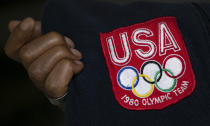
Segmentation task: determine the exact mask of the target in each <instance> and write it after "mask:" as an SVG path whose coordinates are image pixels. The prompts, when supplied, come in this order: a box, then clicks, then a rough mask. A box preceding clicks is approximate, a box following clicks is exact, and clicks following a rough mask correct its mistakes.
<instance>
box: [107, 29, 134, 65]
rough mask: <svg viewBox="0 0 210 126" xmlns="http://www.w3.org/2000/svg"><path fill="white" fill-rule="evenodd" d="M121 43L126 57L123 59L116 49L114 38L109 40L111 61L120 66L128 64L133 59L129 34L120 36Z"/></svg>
mask: <svg viewBox="0 0 210 126" xmlns="http://www.w3.org/2000/svg"><path fill="white" fill-rule="evenodd" d="M120 41H121V45H122V48H123V53H124V57H122V58H120V57H119V56H118V53H117V51H116V48H115V44H114V38H113V36H111V37H109V38H107V45H108V48H109V55H110V58H111V61H112V62H113V63H114V64H116V65H119V66H120V65H125V64H127V63H128V61H129V60H130V58H131V55H132V54H131V50H130V45H129V41H128V35H127V32H124V33H121V34H120Z"/></svg>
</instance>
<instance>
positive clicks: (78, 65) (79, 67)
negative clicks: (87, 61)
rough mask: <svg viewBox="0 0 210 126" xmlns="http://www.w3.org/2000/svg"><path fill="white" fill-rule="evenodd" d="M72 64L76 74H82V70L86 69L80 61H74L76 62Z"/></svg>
mask: <svg viewBox="0 0 210 126" xmlns="http://www.w3.org/2000/svg"><path fill="white" fill-rule="evenodd" d="M71 62H72V67H73V72H74V74H78V73H80V72H81V71H82V69H83V68H84V64H83V63H82V62H81V61H79V60H74V61H71Z"/></svg>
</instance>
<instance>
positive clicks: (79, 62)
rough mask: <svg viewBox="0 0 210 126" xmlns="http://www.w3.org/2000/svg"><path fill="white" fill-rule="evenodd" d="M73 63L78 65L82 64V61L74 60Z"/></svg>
mask: <svg viewBox="0 0 210 126" xmlns="http://www.w3.org/2000/svg"><path fill="white" fill-rule="evenodd" d="M74 63H75V64H78V65H81V64H82V62H81V61H78V60H75V61H74Z"/></svg>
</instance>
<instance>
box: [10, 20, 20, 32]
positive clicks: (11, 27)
mask: <svg viewBox="0 0 210 126" xmlns="http://www.w3.org/2000/svg"><path fill="white" fill-rule="evenodd" d="M20 23H21V21H18V20H13V21H10V23H9V25H8V29H9V31H10V32H13V31H14V29H15V28H16V27H17V26H18V25H19V24H20Z"/></svg>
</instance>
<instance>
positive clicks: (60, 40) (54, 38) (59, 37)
mask: <svg viewBox="0 0 210 126" xmlns="http://www.w3.org/2000/svg"><path fill="white" fill-rule="evenodd" d="M47 35H48V36H49V38H51V39H52V41H55V42H58V43H64V38H63V36H62V35H61V34H59V33H57V32H54V31H53V32H49V33H48V34H47Z"/></svg>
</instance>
